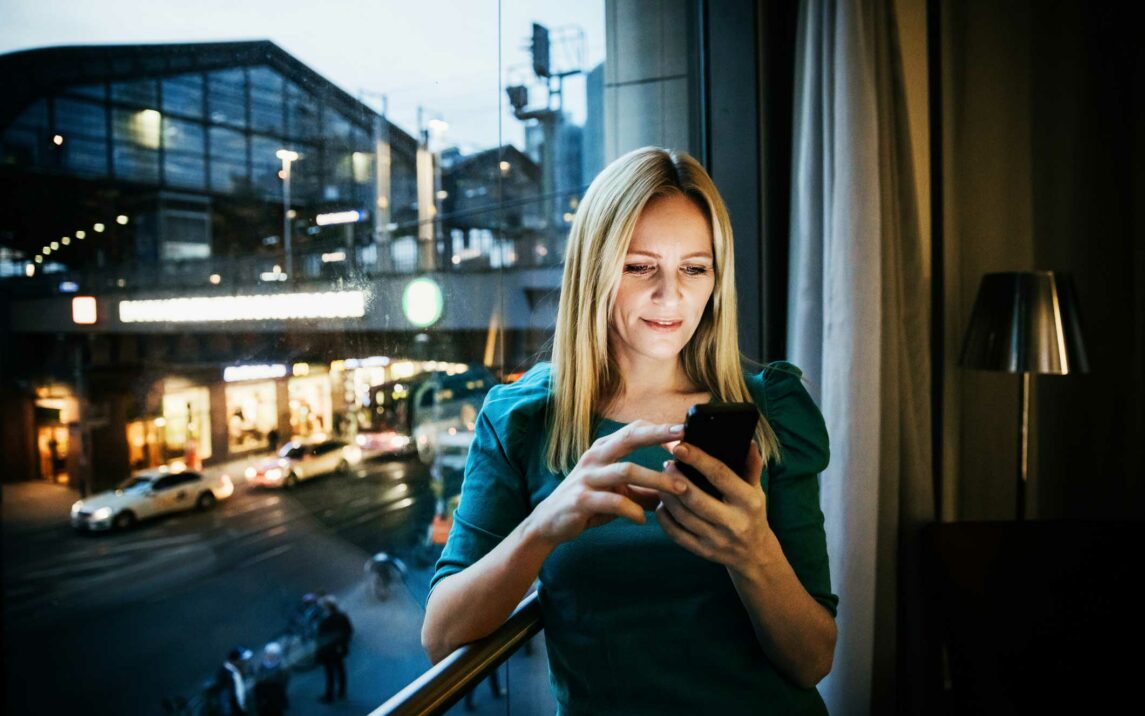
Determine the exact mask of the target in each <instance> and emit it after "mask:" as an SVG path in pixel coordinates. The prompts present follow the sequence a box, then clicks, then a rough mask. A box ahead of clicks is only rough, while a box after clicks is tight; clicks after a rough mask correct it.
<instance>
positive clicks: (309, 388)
mask: <svg viewBox="0 0 1145 716" xmlns="http://www.w3.org/2000/svg"><path fill="white" fill-rule="evenodd" d="M296 372H301V371H296ZM330 382H331V381H330V374H329V373H326V372H325V371H323V372H321V373H317V374H307V375H296V376H295V377H293V378H291V379H290V382H289V383H288V388H287V391H288V395H289V396H290V431H291V435H292V437H293V438H294V439H295V440H306V439H321V438H323V437H326V436H329V435H331V434H332V431H333V429H334V425H333V422H332V418H333V412H334V411H333V405H332V401H331V395H330V389H331V385H330Z"/></svg>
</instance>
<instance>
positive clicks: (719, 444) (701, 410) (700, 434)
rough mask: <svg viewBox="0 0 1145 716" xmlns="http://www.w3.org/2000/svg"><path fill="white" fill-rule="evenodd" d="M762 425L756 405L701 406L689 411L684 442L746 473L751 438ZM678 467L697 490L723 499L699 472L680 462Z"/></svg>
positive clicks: (735, 470) (685, 423)
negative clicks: (745, 464) (760, 424)
mask: <svg viewBox="0 0 1145 716" xmlns="http://www.w3.org/2000/svg"><path fill="white" fill-rule="evenodd" d="M758 424H759V408H757V407H756V406H755V405H754V404H753V403H700V404H698V405H693V406H692V407H691V409H689V410H688V417H687V418H686V419H685V420H684V442H686V443H688V444H689V445H695V446H696V447H698V448H700V449H701V450H703V451H704V452H706V453H707V454H709V455H711V456H712V457H714V458H716V459H717V460H719V461H720V462H722V463H724V464H725V465H727V466H728V467H730V468H731V469H732V471H733V472H735V473H736V474H737V475H739V474H742V473H743V469H744V462H745V460H746V459H747V452H748V448H749V446H750V444H751V439H752V437H753V436H754V435H755V428H756V426H757V425H758ZM676 467H677V468H679V470H680V472H682V473H684V475H685V476H686V477H687V478H688V479H689V480H691V481H692V482H693V483H694V484H695V485H696V486H697V487H699V488H700V489H702V490H703V491H704V492H706V493H708V494H709V495H712V496H713V497H722V494H721V493H720V491H719V490H717V489H716V488H715V487H714V486H713V485H712V484H711V483H710V482H708V479H707V478H706V477H704V476H703V475H702V474H701V473H700V471H699V470H697V469H695V468H694V467H692V466H691V465H686V464H684V463H683V462H680V461H679V460H677V461H676Z"/></svg>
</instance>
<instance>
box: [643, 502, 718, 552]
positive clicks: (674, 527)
mask: <svg viewBox="0 0 1145 716" xmlns="http://www.w3.org/2000/svg"><path fill="white" fill-rule="evenodd" d="M656 521H657V522H659V523H660V527H662V528H663V529H664V532H665V533H666V534H667V535H668V536H669V537H671V538H672V541H673V542H675V543H676V544H678V545H680V546H681V547H683V548H684V549H686V550H688V551H689V552H691V553H692V554H694V555H697V556H699V557H703V558H704V559H711V556H710V555H711V553H710V552H709V551H708V549H707V548H706V547H704V545H702V544H701V543H700V540H698V539H697V538H696V536H695V535H694V534H692V533H691V532H689V531H688V530H686V529H684V527H683V526H682V525H681V524H680V523H679V522H677V521H676V518H675V517H673V516H672V513H671V512H669V511H668V508H666V507H665V506H663V505H661V506H660V507H658V508H656Z"/></svg>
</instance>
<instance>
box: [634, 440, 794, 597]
mask: <svg viewBox="0 0 1145 716" xmlns="http://www.w3.org/2000/svg"><path fill="white" fill-rule="evenodd" d="M672 454H673V455H674V456H675V458H676V460H678V461H680V462H684V463H687V464H689V465H691V466H692V467H694V468H696V469H697V470H699V471H700V472H701V473H702V474H703V475H704V477H706V478H708V481H709V482H711V483H712V485H713V486H714V487H715V488H716V489H717V490H719V491H720V492H721V493H723V501H720V500H719V499H718V498H715V497H712V496H711V495H709V494H708V493H706V492H704V491H703V490H701V489H700V488H698V487H696V486H695V485H694V484H692V483H691V481H688V478H687V477H686V476H685V475H684V473H682V472H680V470H679V469H678V468H677V467H676V463H675V462H674V461H668V462H667V463H666V464H665V468H664V470H665V472H667V473H668V474H669V475H671V476H672V477H675V478H679V479H682V480H685V481H687V484H688V489H687V490H686V491H685V492H684V493H683V494H682V495H676V494H671V493H666V492H661V493H660V506H659V507H657V508H656V519H657V520H659V521H660V525H661V526H662V527H663V528H664V531H665V532H666V533H668V536H669V537H671V538H672V539H673V540H674V541H675V542H676V543H677V544H679V545H680V546H681V547H683V548H684V549H686V550H688V551H689V552H692V553H693V554H696V555H699V556H700V557H703V558H704V559H709V560H711V561H713V562H718V563H720V564H722V565H724V566H725V567H727V568H728V569H732V570H735V571H737V572H740V573H741V574H742V573H746V572H748V571H749V570H750V568H751V567H752V565H756V564H758V563H759V561H760V560H761V558H763V557H764V552H765V550H766V549H767V546H768V544H770V543H773V540H769V538H770V537H771V527H770V526H769V525H768V523H767V497H766V496H765V495H764V494H763V489H762V488H761V487H760V484H759V479H760V474H761V473H762V471H763V458H762V457H761V456H760V454H759V448H757V447H756V445H755V443H754V442H753V443H752V444H751V447H750V448H749V449H748V455H747V464H746V465H745V467H744V474H743V475H742V476H740V475H737V474H735V472H733V471H732V469H731V468H730V467H728V466H727V465H725V464H724V463H722V462H720V461H719V460H717V459H716V458H714V457H712V456H711V455H708V454H707V453H705V452H704V451H703V450H700V449H699V448H698V447H696V446H695V445H688V444H685V443H680V444H679V445H677V446H676V447H675V448H674V449H673V450H672Z"/></svg>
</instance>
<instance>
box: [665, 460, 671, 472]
mask: <svg viewBox="0 0 1145 716" xmlns="http://www.w3.org/2000/svg"><path fill="white" fill-rule="evenodd" d="M671 464H672V461H671V460H665V461H664V469H665V470H667V469H668V466H669V465H671Z"/></svg>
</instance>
